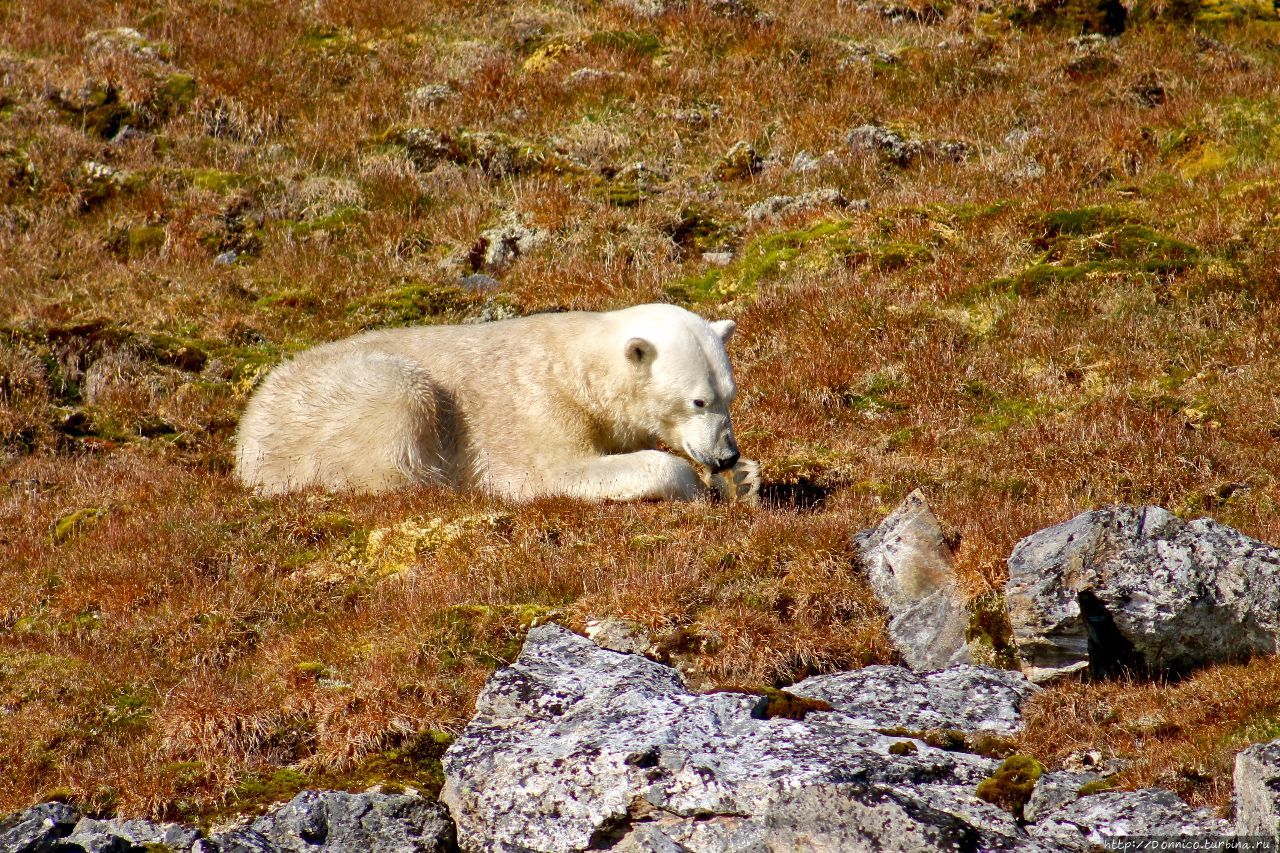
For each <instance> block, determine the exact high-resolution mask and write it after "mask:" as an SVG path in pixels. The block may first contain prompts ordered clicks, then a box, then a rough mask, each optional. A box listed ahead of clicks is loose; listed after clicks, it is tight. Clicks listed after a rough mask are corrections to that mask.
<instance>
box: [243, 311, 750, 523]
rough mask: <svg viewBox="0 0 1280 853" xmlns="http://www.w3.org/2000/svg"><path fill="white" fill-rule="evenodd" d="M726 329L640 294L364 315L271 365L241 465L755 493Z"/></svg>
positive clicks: (252, 411)
mask: <svg viewBox="0 0 1280 853" xmlns="http://www.w3.org/2000/svg"><path fill="white" fill-rule="evenodd" d="M734 329H735V325H734V323H733V321H732V320H720V321H717V322H714V323H710V322H707V321H706V320H704V319H702V318H701V317H699V316H698V315H696V314H693V313H691V312H689V311H686V310H684V309H682V308H678V307H676V306H673V305H639V306H636V307H633V308H627V309H624V310H621V311H610V312H604V313H589V312H568V313H560V314H540V315H534V316H529V317H521V318H517V319H512V320H501V321H498V322H493V323H484V324H479V325H465V326H425V327H416V328H402V329H384V330H377V331H371V332H365V333H364V334H360V335H356V336H354V337H351V338H347V339H345V340H340V341H336V342H334V343H329V344H324V345H322V346H318V347H315V348H314V349H310V350H307V351H305V352H302V353H300V354H299V355H298V356H297V357H295V358H293V359H292V360H290V361H287V362H285V363H284V364H281V365H280V366H279V367H277V368H275V369H274V370H273V371H272V372H271V373H270V374H269V375H268V376H267V377H266V379H265V380H264V381H263V383H262V385H261V386H260V387H259V388H258V390H257V391H256V392H255V393H254V395H253V397H252V399H251V400H250V401H249V405H248V407H247V409H246V410H245V413H244V416H243V417H242V418H241V420H240V428H239V431H238V433H237V437H236V473H237V475H238V476H239V478H240V479H241V480H242V481H243V482H244V483H245V484H247V485H249V486H251V487H254V488H255V489H257V490H258V491H259V492H262V493H266V494H273V493H281V492H286V491H289V490H292V489H297V488H303V487H307V486H320V487H322V488H325V489H344V488H346V489H354V490H359V491H369V492H377V491H382V490H386V489H391V488H395V487H398V486H405V485H410V484H413V483H433V484H438V485H445V486H450V487H453V488H455V489H460V490H469V489H480V490H483V491H487V492H490V493H493V494H496V495H500V496H503V497H507V498H511V499H516V500H522V499H529V498H535V497H540V496H545V495H566V496H570V497H575V498H581V499H586V500H631V499H644V498H653V499H674V500H690V499H695V498H698V497H702V496H706V495H709V494H711V493H712V492H715V493H718V494H719V495H720V496H722V497H724V498H727V499H731V500H744V501H754V498H755V496H756V494H757V492H758V489H759V485H760V466H759V464H758V463H756V462H753V461H752V460H749V459H742V458H741V457H740V456H739V453H738V444H737V441H736V439H735V438H734V433H733V424H732V422H731V421H730V418H729V405H730V403H732V402H733V398H734V395H735V393H736V387H735V386H734V382H733V371H732V369H731V368H730V366H729V358H728V355H727V353H726V352H725V344H726V343H727V342H728V341H729V338H730V336H731V335H733V332H734ZM659 441H662V442H663V443H665V444H666V445H667V446H669V447H671V448H673V449H677V450H679V451H682V452H683V453H684V454H685V455H687V456H688V457H689V459H691V460H693V462H694V463H696V465H697V469H695V466H694V465H691V464H690V463H689V462H688V461H686V460H685V459H682V458H680V457H679V456H676V455H674V454H672V453H666V452H663V451H660V450H658V449H656V448H657V443H658V442H659ZM699 469H700V470H701V474H700V473H699Z"/></svg>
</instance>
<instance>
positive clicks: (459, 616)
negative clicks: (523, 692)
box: [432, 604, 559, 668]
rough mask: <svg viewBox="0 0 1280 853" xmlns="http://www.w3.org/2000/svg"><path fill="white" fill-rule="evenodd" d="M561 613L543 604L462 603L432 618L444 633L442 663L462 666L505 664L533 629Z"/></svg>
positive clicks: (450, 665) (511, 659) (448, 665)
mask: <svg viewBox="0 0 1280 853" xmlns="http://www.w3.org/2000/svg"><path fill="white" fill-rule="evenodd" d="M558 615H559V611H558V610H556V609H555V608H551V607H547V606H545V605H541V604H495V605H487V604H459V605H455V606H453V607H448V608H445V609H444V610H442V611H440V612H439V613H437V614H436V615H435V617H434V618H433V620H432V621H433V622H434V623H435V625H436V627H437V628H438V629H439V631H440V634H441V650H440V653H439V662H440V664H441V665H442V666H446V667H458V668H461V667H463V666H465V665H468V664H475V663H479V664H481V665H483V666H488V667H496V666H505V665H507V664H509V663H511V661H513V660H515V659H516V655H518V654H519V653H520V647H521V646H522V645H523V644H524V636H525V634H527V633H528V631H529V629H530V628H532V627H534V626H535V625H541V624H543V623H544V622H548V621H550V620H551V619H553V618H555V617H556V616H558Z"/></svg>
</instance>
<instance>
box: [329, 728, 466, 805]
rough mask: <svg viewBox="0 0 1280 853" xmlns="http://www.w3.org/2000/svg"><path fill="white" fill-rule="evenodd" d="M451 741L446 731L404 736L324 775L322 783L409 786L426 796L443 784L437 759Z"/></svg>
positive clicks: (442, 755)
mask: <svg viewBox="0 0 1280 853" xmlns="http://www.w3.org/2000/svg"><path fill="white" fill-rule="evenodd" d="M452 744H453V735H451V734H449V733H448V732H441V731H433V730H427V731H422V732H417V733H415V734H412V735H409V736H407V737H405V738H404V739H403V740H402V741H401V743H400V744H398V745H397V746H395V747H393V748H390V749H384V750H382V751H380V752H375V753H372V754H370V755H367V756H365V757H364V758H363V759H361V760H360V762H359V763H358V764H357V765H356V766H355V767H354V768H352V769H351V770H349V771H346V772H344V773H342V774H340V775H337V776H332V777H327V778H326V779H325V780H324V781H325V784H326V785H358V786H360V787H367V786H369V785H373V784H375V783H376V784H381V785H382V786H383V789H384V790H386V789H387V788H388V787H389V786H398V785H411V786H413V787H414V788H417V789H418V790H420V791H424V792H426V793H427V794H429V795H432V796H434V795H436V794H438V793H439V791H440V788H441V787H443V786H444V768H443V767H442V766H441V763H440V760H441V759H442V758H443V757H444V753H445V750H447V749H448V748H449V747H450V746H451V745H452Z"/></svg>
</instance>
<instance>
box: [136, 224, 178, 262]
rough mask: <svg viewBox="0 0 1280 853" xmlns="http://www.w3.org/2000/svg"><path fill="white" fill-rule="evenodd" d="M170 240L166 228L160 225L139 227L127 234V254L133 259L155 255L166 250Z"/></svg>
mask: <svg viewBox="0 0 1280 853" xmlns="http://www.w3.org/2000/svg"><path fill="white" fill-rule="evenodd" d="M168 239H169V238H168V235H167V234H166V233H165V230H164V228H163V227H161V226H159V225H137V226H134V227H133V228H130V229H129V230H128V232H127V233H126V236H125V241H126V242H125V246H126V253H127V254H128V256H129V257H131V258H141V257H145V256H146V255H153V254H155V253H156V252H159V251H160V250H161V249H163V248H164V244H165V243H166V242H168Z"/></svg>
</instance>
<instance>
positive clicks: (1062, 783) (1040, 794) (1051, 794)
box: [1022, 771, 1102, 822]
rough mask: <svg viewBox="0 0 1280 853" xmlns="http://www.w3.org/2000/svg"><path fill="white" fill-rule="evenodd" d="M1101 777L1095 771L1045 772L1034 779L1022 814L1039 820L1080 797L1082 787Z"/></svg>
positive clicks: (1033, 819) (1030, 818)
mask: <svg viewBox="0 0 1280 853" xmlns="http://www.w3.org/2000/svg"><path fill="white" fill-rule="evenodd" d="M1101 779H1102V777H1101V776H1099V775H1098V774H1097V773H1070V772H1064V771H1059V772H1057V773H1045V774H1043V775H1042V776H1041V777H1040V778H1039V779H1037V780H1036V786H1035V788H1034V789H1033V790H1032V791H1031V799H1030V800H1028V801H1027V805H1026V806H1025V807H1024V808H1023V810H1022V815H1023V817H1025V818H1026V819H1027V820H1029V821H1032V822H1034V821H1037V820H1041V819H1043V818H1044V817H1045V816H1047V815H1048V814H1050V813H1051V812H1053V811H1055V810H1057V809H1060V808H1062V807H1063V806H1065V805H1067V804H1069V803H1074V802H1075V801H1076V800H1078V799H1080V789H1081V788H1082V787H1084V786H1085V785H1088V784H1090V783H1091V782H1098V781H1099V780H1101Z"/></svg>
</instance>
